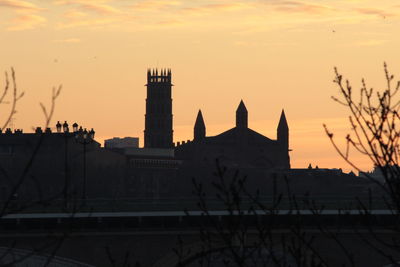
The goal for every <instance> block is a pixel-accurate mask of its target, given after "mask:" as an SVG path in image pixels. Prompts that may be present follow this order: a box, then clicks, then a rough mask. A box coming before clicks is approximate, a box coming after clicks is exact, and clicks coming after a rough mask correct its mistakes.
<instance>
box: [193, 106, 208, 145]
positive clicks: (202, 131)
mask: <svg viewBox="0 0 400 267" xmlns="http://www.w3.org/2000/svg"><path fill="white" fill-rule="evenodd" d="M205 137H206V125H205V123H204V119H203V114H202V113H201V110H200V109H199V112H198V113H197V118H196V123H195V124H194V140H195V141H199V140H202V139H204V138H205Z"/></svg>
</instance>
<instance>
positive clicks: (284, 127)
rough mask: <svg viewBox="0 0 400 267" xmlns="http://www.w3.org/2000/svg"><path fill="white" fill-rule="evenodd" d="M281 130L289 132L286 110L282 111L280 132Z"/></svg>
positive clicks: (279, 125)
mask: <svg viewBox="0 0 400 267" xmlns="http://www.w3.org/2000/svg"><path fill="white" fill-rule="evenodd" d="M279 129H281V130H288V129H289V127H288V124H287V121H286V116H285V110H284V109H282V113H281V117H280V119H279V124H278V131H279Z"/></svg>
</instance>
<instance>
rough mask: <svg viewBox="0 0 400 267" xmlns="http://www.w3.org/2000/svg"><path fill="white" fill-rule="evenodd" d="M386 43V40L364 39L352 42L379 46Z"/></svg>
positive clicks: (356, 44)
mask: <svg viewBox="0 0 400 267" xmlns="http://www.w3.org/2000/svg"><path fill="white" fill-rule="evenodd" d="M385 43H387V40H366V41H360V42H356V43H354V44H353V46H379V45H383V44H385Z"/></svg>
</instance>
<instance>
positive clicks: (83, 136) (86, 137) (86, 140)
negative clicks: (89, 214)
mask: <svg viewBox="0 0 400 267" xmlns="http://www.w3.org/2000/svg"><path fill="white" fill-rule="evenodd" d="M73 128H74V130H75V129H76V130H77V128H78V125H77V124H74V125H73ZM94 134H95V131H94V130H93V128H92V129H91V130H90V131H89V132H88V131H87V130H86V128H85V129H84V130H83V129H82V127H80V128H79V130H77V131H76V132H75V141H76V142H77V143H80V144H82V145H83V185H82V199H83V204H84V205H85V204H86V197H87V196H86V183H87V180H86V146H87V145H88V144H90V143H92V142H93V141H94V140H93V139H94Z"/></svg>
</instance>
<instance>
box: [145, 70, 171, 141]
mask: <svg viewBox="0 0 400 267" xmlns="http://www.w3.org/2000/svg"><path fill="white" fill-rule="evenodd" d="M146 86H147V99H146V115H145V130H144V147H146V148H172V147H173V141H172V140H173V139H172V134H173V130H172V98H171V88H172V83H171V70H165V69H163V70H160V74H159V73H158V70H157V69H156V70H153V71H150V70H148V71H147V84H146Z"/></svg>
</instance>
